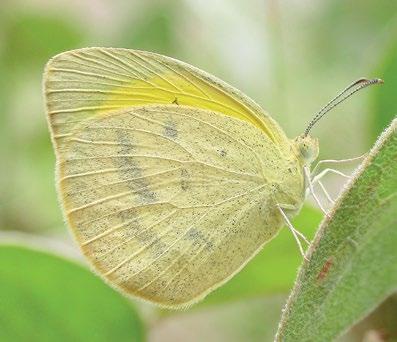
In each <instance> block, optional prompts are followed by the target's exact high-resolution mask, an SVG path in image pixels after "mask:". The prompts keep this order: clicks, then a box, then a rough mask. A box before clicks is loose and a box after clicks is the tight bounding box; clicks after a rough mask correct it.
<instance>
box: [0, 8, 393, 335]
mask: <svg viewBox="0 0 397 342" xmlns="http://www.w3.org/2000/svg"><path fill="white" fill-rule="evenodd" d="M87 46H106V47H125V48H132V49H143V50H150V51H154V52H158V53H162V54H166V55H169V56H172V57H175V58H178V59H181V60H183V61H186V62H188V63H190V64H193V65H195V66H197V67H199V68H201V69H204V70H206V71H208V72H210V73H212V74H214V75H216V76H218V77H220V78H222V79H223V80H225V81H226V82H228V83H231V84H232V85H234V86H235V87H237V88H239V89H240V90H242V91H243V92H245V93H246V94H247V95H249V96H250V97H252V98H253V99H254V100H255V101H256V102H258V103H259V104H260V105H261V106H262V107H263V108H265V110H267V111H268V112H269V113H271V115H272V116H273V117H274V118H276V120H277V121H278V122H279V123H280V125H281V126H282V127H283V128H284V129H285V131H286V132H287V134H288V135H289V136H290V137H291V138H292V137H294V136H296V135H298V134H300V133H301V132H302V131H303V130H304V128H305V126H306V124H307V122H308V121H309V120H310V118H311V117H312V115H313V114H314V113H315V112H316V111H317V110H318V109H319V108H320V107H321V106H322V105H323V104H325V103H326V102H327V101H328V100H329V99H330V98H331V97H332V96H334V95H335V94H336V92H337V91H339V90H341V89H342V88H343V87H345V86H346V85H347V84H348V83H350V82H351V81H353V80H354V79H356V78H359V77H361V76H367V77H381V78H383V79H384V80H385V84H384V85H383V86H382V87H376V88H375V87H374V88H370V89H368V90H365V91H363V92H362V93H360V94H359V95H357V96H355V97H354V98H352V99H351V100H349V101H348V102H346V103H345V104H343V105H341V106H340V107H339V108H338V109H336V110H334V111H333V112H332V113H329V115H328V116H327V117H326V118H324V119H323V120H322V122H321V123H320V124H319V125H317V126H316V127H315V128H314V129H313V132H312V134H313V135H314V136H317V137H318V138H319V139H320V149H321V153H320V157H321V158H322V159H323V158H326V159H329V158H349V157H355V156H359V155H361V154H363V153H365V152H366V151H367V150H368V149H369V147H370V146H371V145H372V144H373V142H374V141H375V139H376V137H377V135H378V134H379V133H380V132H381V131H382V130H383V128H384V127H385V126H386V125H387V124H388V123H389V122H390V121H391V119H392V118H393V117H394V115H395V113H396V111H397V101H396V95H395V89H397V3H395V2H394V1H389V0H378V1H371V0H362V1H359V2H358V1H353V0H347V1H346V0H324V1H308V0H283V1H281V0H250V1H226V0H202V1H196V0H179V1H172V0H171V1H161V0H158V1H156V0H147V1H139V0H134V1H123V0H114V1H106V0H86V1H80V0H56V1H50V0H31V1H22V0H12V1H11V0H9V1H8V0H2V1H1V2H0V244H2V247H0V256H1V257H0V339H4V340H8V338H11V337H12V336H14V337H15V338H14V339H13V340H14V341H15V340H27V338H28V337H30V339H29V340H31V341H32V340H41V341H43V340H47V339H48V340H54V339H57V340H66V341H68V340H85V341H91V340H92V341H100V340H104V341H105V340H109V339H110V338H113V339H114V340H117V341H123V340H137V341H140V340H148V341H156V342H157V341H187V340H188V341H203V340H205V341H207V342H210V341H271V340H272V338H273V336H274V333H275V330H276V328H277V322H278V320H279V318H280V314H281V309H282V307H283V304H284V302H285V299H286V297H287V295H288V292H289V290H290V289H291V287H292V285H293V282H294V279H295V275H296V272H297V267H298V266H299V264H300V262H301V258H300V256H299V253H298V249H297V247H296V246H295V244H294V241H293V238H292V236H290V234H289V233H288V232H287V231H282V232H281V233H280V234H279V236H278V237H277V238H276V239H274V240H273V241H272V242H270V243H269V245H268V246H267V247H266V248H265V249H264V250H263V251H262V252H261V253H260V254H259V255H258V256H257V257H256V258H255V259H254V260H253V261H252V262H251V263H250V264H249V265H248V266H247V267H246V268H245V269H244V270H243V271H242V272H241V273H240V274H238V275H237V276H236V277H235V278H233V279H232V280H231V281H230V282H229V283H228V284H226V285H225V286H223V287H222V288H220V289H219V290H217V291H215V292H214V293H213V294H211V295H210V296H209V297H208V298H207V299H206V300H205V301H204V302H203V303H200V304H199V305H197V306H194V307H192V308H190V309H188V310H185V311H182V312H173V311H168V310H160V309H157V308H155V307H153V306H151V305H148V304H145V303H142V302H137V301H133V300H129V299H126V298H124V297H122V296H121V295H119V294H118V293H116V292H115V291H113V290H112V289H110V288H109V287H107V286H106V285H105V284H104V283H103V282H102V281H101V280H100V279H99V278H97V277H96V276H94V275H93V274H92V273H91V272H90V271H89V270H88V267H87V266H86V263H85V262H84V260H83V259H82V258H81V255H80V252H79V251H78V248H77V247H76V246H75V244H74V242H73V241H72V239H71V238H70V235H69V233H68V231H67V228H66V227H65V225H64V223H63V220H62V215H61V211H60V209H59V207H58V203H57V195H56V192H55V186H54V162H55V160H54V154H53V151H52V147H51V142H50V138H49V133H48V130H47V123H46V119H45V113H44V106H43V97H42V72H43V68H44V65H45V63H46V62H47V60H48V59H49V58H50V57H52V56H53V55H55V54H57V53H59V52H62V51H65V50H69V49H75V48H80V47H87ZM354 166H355V165H354V163H353V164H349V165H346V166H343V167H342V168H341V170H343V171H345V172H350V171H351V170H352V169H353V167H354ZM343 182H344V179H341V178H340V177H338V176H330V177H328V179H326V181H325V183H326V185H327V188H328V189H329V192H330V193H331V195H332V196H334V197H335V196H337V194H338V193H339V191H340V189H341V187H342V186H343ZM320 220H321V214H320V213H319V211H318V210H317V209H316V208H315V207H314V206H312V204H311V203H310V201H309V202H308V204H307V206H305V208H304V210H303V212H302V213H301V215H300V216H299V217H298V218H297V219H296V220H295V225H296V226H297V227H298V228H299V229H301V230H302V231H303V232H305V233H306V234H307V235H309V236H310V237H312V236H313V235H314V232H315V229H316V226H317V225H318V223H319V222H320ZM5 244H8V245H12V246H8V247H6V246H4V245H5ZM18 246H24V247H18ZM26 247H28V249H27V248H26ZM35 250H41V251H45V253H44V254H43V253H41V252H40V253H39V252H36V251H35ZM47 252H49V253H50V254H46V253H47ZM396 317H397V299H396V298H395V297H393V298H389V299H388V300H387V301H386V302H385V303H384V304H382V305H381V306H380V307H379V308H378V309H377V310H376V311H375V312H374V313H372V314H371V316H370V317H368V318H367V319H366V320H364V321H363V322H361V323H359V324H358V325H357V326H355V327H354V328H353V329H352V330H350V331H349V332H348V333H347V334H346V335H345V336H344V337H343V338H341V341H361V340H363V339H366V341H381V340H382V339H379V338H384V339H387V338H390V336H392V334H393V332H391V331H392V330H393V329H392V328H391V327H393V326H394V327H396V326H397V322H396ZM3 327H5V329H3ZM386 332H387V333H386ZM394 333H396V332H395V331H394ZM84 334H85V335H84ZM82 336H85V338H84V339H83V337H82ZM392 337H393V336H392ZM394 337H395V338H396V336H394Z"/></svg>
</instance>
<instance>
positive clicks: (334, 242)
mask: <svg viewBox="0 0 397 342" xmlns="http://www.w3.org/2000/svg"><path fill="white" fill-rule="evenodd" d="M396 213H397V119H394V121H393V122H392V124H391V125H390V126H389V128H388V129H386V131H385V132H384V133H383V134H382V135H381V136H380V138H379V139H378V141H377V142H376V144H375V146H374V147H373V148H372V150H371V152H370V153H369V155H368V157H367V158H366V159H365V160H364V161H363V163H362V164H361V166H360V167H359V168H358V171H357V172H356V173H355V175H354V177H353V179H352V181H351V182H350V183H349V184H348V186H347V187H346V189H345V190H344V191H343V193H342V195H341V196H340V197H339V199H338V201H337V203H336V205H335V207H334V209H333V210H332V213H331V218H330V219H325V220H324V221H323V223H322V225H321V227H320V229H319V231H318V233H317V234H316V237H315V239H314V242H313V244H312V246H311V248H310V251H309V259H310V261H309V262H307V263H305V264H304V265H303V266H302V268H301V270H300V271H299V275H298V279H297V281H296V283H295V286H294V289H293V291H292V293H291V296H290V298H289V300H288V302H287V305H286V307H285V309H284V312H283V315H282V318H281V322H280V325H279V330H278V333H277V335H276V340H277V341H330V340H333V339H334V338H336V337H337V336H339V335H341V334H342V333H343V332H344V331H345V330H346V329H347V328H348V327H350V326H351V325H352V324H354V323H355V322H356V321H358V320H359V319H361V318H363V317H364V316H365V315H366V314H367V313H368V312H370V311H371V310H373V309H374V307H375V306H376V305H377V304H379V303H380V302H381V301H382V300H384V299H385V298H386V297H387V296H388V295H389V294H391V293H392V292H393V291H395V289H396V288H397V215H396Z"/></svg>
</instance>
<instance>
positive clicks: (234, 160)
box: [58, 105, 281, 307]
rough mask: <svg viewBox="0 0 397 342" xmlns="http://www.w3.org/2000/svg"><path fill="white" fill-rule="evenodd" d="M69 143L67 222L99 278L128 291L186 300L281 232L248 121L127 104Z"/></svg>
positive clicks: (173, 303) (258, 137)
mask: <svg viewBox="0 0 397 342" xmlns="http://www.w3.org/2000/svg"><path fill="white" fill-rule="evenodd" d="M198 117H199V118H200V119H198ZM67 140H68V142H67V144H65V145H64V146H67V147H65V148H64V150H63V153H62V156H61V157H60V158H59V160H58V163H59V165H58V167H59V187H60V194H61V199H62V203H63V207H64V211H65V215H66V218H67V220H68V222H69V225H70V226H71V227H72V230H73V232H74V234H75V237H76V239H77V241H78V242H79V245H80V246H81V248H82V250H83V252H84V254H85V255H86V256H87V257H88V258H89V260H90V261H91V262H92V263H93V264H94V266H95V268H96V269H97V270H98V271H99V273H100V274H101V275H104V276H105V277H106V278H107V279H108V280H109V281H110V282H111V283H112V284H116V285H117V286H118V287H119V288H121V289H123V290H124V291H126V292H127V293H129V294H133V295H136V296H139V297H142V298H144V299H147V300H150V301H153V302H156V303H159V304H161V305H164V306H169V307H178V306H184V305H186V304H189V303H192V302H195V301H197V300H199V299H200V298H202V297H203V296H205V295H206V294H207V293H208V292H210V291H211V290H212V289H214V288H216V287H217V286H219V285H220V284H222V283H223V282H224V281H226V280H227V279H229V278H230V277H231V276H232V275H233V274H235V273H236V272H237V271H238V270H240V269H241V268H242V267H243V266H244V265H245V264H246V263H247V262H248V260H250V259H251V258H252V257H253V256H254V255H255V254H256V252H257V251H258V250H259V249H260V247H261V246H262V245H263V244H264V243H265V242H266V241H268V240H269V239H270V238H271V237H273V236H274V235H275V233H276V231H277V230H278V228H279V227H280V224H281V221H280V220H281V219H280V217H279V216H278V215H277V213H275V212H274V209H272V208H274V203H270V201H271V199H270V196H269V191H270V185H269V183H268V180H267V179H266V177H265V176H264V172H265V173H266V170H264V165H265V163H264V160H263V159H264V156H267V157H268V158H269V159H270V160H277V159H276V158H277V152H276V151H275V150H273V151H271V152H269V151H268V149H267V148H268V147H269V146H267V144H271V142H270V140H264V139H263V135H262V133H261V132H260V131H259V130H258V129H256V128H255V127H254V126H252V125H250V124H248V123H246V122H243V121H240V120H236V119H233V118H230V117H227V116H223V115H219V114H218V113H214V112H209V111H207V110H202V109H195V108H190V107H184V106H176V105H160V106H150V107H131V108H129V109H124V110H121V111H119V112H112V113H110V114H105V115H102V116H98V117H93V118H90V119H88V120H86V121H84V122H83V123H81V124H80V125H79V127H77V128H76V129H75V131H74V133H73V134H72V135H71V136H69V137H68V138H67Z"/></svg>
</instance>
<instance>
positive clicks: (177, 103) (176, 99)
mask: <svg viewBox="0 0 397 342" xmlns="http://www.w3.org/2000/svg"><path fill="white" fill-rule="evenodd" d="M172 103H173V104H176V105H179V102H178V98H177V97H176V98H175V100H174V101H172Z"/></svg>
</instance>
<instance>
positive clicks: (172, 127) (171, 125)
mask: <svg viewBox="0 0 397 342" xmlns="http://www.w3.org/2000/svg"><path fill="white" fill-rule="evenodd" d="M165 125H166V126H165V129H164V135H165V136H166V137H167V138H171V139H175V138H176V137H177V136H178V130H177V128H176V123H175V122H174V121H171V120H169V121H167V122H166V124H165Z"/></svg>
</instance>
